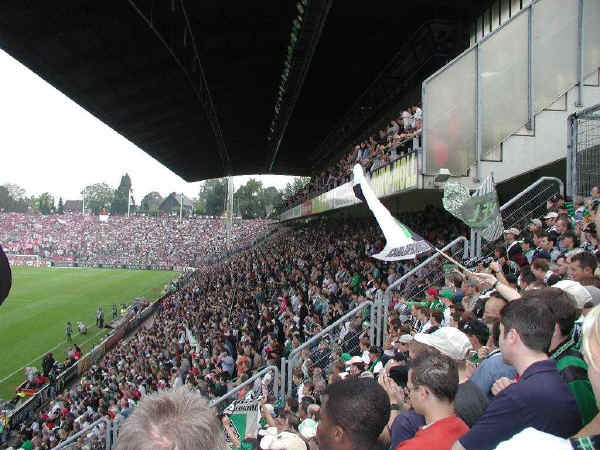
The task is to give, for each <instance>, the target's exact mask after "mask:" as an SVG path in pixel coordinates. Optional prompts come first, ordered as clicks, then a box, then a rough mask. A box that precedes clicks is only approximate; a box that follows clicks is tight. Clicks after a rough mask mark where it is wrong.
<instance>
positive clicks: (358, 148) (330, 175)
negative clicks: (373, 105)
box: [279, 105, 423, 211]
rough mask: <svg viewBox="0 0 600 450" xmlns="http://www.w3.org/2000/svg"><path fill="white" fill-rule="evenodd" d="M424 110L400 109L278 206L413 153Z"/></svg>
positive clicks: (294, 202)
mask: <svg viewBox="0 0 600 450" xmlns="http://www.w3.org/2000/svg"><path fill="white" fill-rule="evenodd" d="M422 123H423V111H422V109H421V107H420V106H419V105H414V106H412V107H409V108H408V109H405V110H403V111H402V112H401V113H400V114H399V116H398V117H396V118H394V119H392V120H390V121H389V123H387V125H386V126H385V127H384V128H381V129H380V130H379V131H378V132H377V133H376V134H373V135H372V136H369V137H368V138H367V139H364V140H362V141H360V142H358V143H357V144H356V145H354V147H353V148H352V150H351V151H350V152H349V153H348V154H346V155H345V156H343V157H342V158H341V159H340V160H339V161H337V162H335V163H333V164H332V165H331V166H330V167H328V168H326V169H324V170H321V171H319V172H316V173H314V174H313V176H312V177H311V179H310V182H309V183H308V184H307V185H306V186H305V187H304V189H302V190H301V191H300V192H297V193H296V195H295V196H294V197H293V198H289V199H285V200H284V202H283V204H282V205H281V206H280V207H279V209H280V210H282V211H284V210H286V209H288V208H292V207H294V206H296V205H298V204H300V203H302V202H304V201H306V200H310V199H311V198H314V197H316V196H317V195H319V194H320V193H322V192H326V191H328V190H330V189H333V188H335V187H336V186H339V185H340V184H343V183H346V182H348V181H350V178H351V174H352V167H354V165H355V164H360V165H361V166H362V167H363V169H364V170H365V172H366V173H368V174H372V173H373V172H374V171H375V170H377V169H379V168H380V167H383V166H385V165H387V164H390V163H392V162H394V161H396V160H397V159H399V158H401V157H402V156H403V155H405V154H407V153H409V152H411V151H412V150H413V138H415V137H416V136H418V135H419V134H420V133H421V126H422Z"/></svg>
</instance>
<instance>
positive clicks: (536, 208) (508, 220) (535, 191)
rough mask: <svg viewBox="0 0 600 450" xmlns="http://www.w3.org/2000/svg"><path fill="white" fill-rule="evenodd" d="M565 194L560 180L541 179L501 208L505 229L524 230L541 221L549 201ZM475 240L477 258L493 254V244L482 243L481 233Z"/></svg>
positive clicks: (552, 178)
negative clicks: (533, 222) (537, 220)
mask: <svg viewBox="0 0 600 450" xmlns="http://www.w3.org/2000/svg"><path fill="white" fill-rule="evenodd" d="M563 193H564V184H563V182H562V181H561V180H560V179H558V178H555V177H541V178H540V179H539V180H537V181H536V182H535V183H532V184H530V185H529V186H527V187H526V188H525V189H523V190H522V191H521V192H519V193H518V194H517V195H515V196H514V197H513V198H512V199H510V200H509V201H507V202H506V203H504V204H503V205H502V206H501V207H500V215H501V216H502V222H503V225H504V229H507V228H511V227H516V228H518V229H520V230H523V229H524V228H526V227H527V225H528V224H529V222H530V221H531V220H532V219H539V218H540V217H543V216H544V215H545V214H546V212H547V211H546V202H547V201H548V200H550V199H551V198H552V197H553V196H554V195H556V194H563ZM475 238H476V248H477V251H476V255H477V256H481V255H484V256H486V255H490V254H491V253H493V251H494V248H493V244H494V243H493V242H487V243H482V239H481V236H480V235H479V233H475Z"/></svg>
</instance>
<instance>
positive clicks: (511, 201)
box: [500, 177, 565, 212]
mask: <svg viewBox="0 0 600 450" xmlns="http://www.w3.org/2000/svg"><path fill="white" fill-rule="evenodd" d="M544 181H555V182H557V183H558V184H559V186H560V192H561V194H564V193H565V185H564V183H563V182H562V180H561V179H560V178H556V177H541V178H540V179H539V180H537V181H536V182H535V183H532V184H530V185H529V186H527V187H526V188H525V189H523V190H522V191H521V192H519V193H518V194H517V195H515V196H514V197H513V198H511V199H510V200H509V201H507V202H506V203H504V204H503V205H502V206H501V207H500V212H502V211H504V210H505V209H506V208H508V207H509V206H511V205H512V204H513V203H515V202H516V201H517V200H519V199H520V198H521V197H523V196H524V195H525V194H527V193H529V192H531V191H532V190H533V189H535V188H536V187H537V186H538V185H540V184H542V183H543V182H544Z"/></svg>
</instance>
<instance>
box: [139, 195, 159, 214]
mask: <svg viewBox="0 0 600 450" xmlns="http://www.w3.org/2000/svg"><path fill="white" fill-rule="evenodd" d="M162 201H163V198H162V195H160V194H159V193H158V192H156V191H152V192H149V193H148V194H146V195H145V196H144V198H143V199H142V202H141V203H140V211H143V212H146V213H153V212H156V211H158V206H159V205H160V204H161V202H162Z"/></svg>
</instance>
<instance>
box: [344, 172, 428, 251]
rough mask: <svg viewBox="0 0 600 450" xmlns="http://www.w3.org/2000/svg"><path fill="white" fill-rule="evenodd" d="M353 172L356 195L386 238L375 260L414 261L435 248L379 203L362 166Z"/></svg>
mask: <svg viewBox="0 0 600 450" xmlns="http://www.w3.org/2000/svg"><path fill="white" fill-rule="evenodd" d="M352 172H353V173H354V186H353V189H354V194H355V195H356V197H357V198H358V199H359V200H361V201H363V202H365V203H366V204H367V205H368V206H369V209H370V210H371V212H372V213H373V215H374V216H375V219H377V223H378V224H379V227H380V228H381V231H383V235H384V236H385V240H386V242H385V247H384V249H383V250H382V251H381V252H379V253H377V254H376V255H373V257H374V258H377V259H380V260H382V261H399V260H402V259H414V258H415V256H417V255H419V254H421V253H424V252H426V251H429V250H432V248H433V247H432V246H431V244H430V243H429V242H427V241H426V240H425V239H423V238H422V237H421V236H419V235H418V234H416V233H413V232H412V231H411V230H410V229H409V228H408V227H407V226H406V225H404V224H403V223H400V222H399V221H398V220H396V218H395V217H394V216H392V214H391V213H390V212H389V211H388V209H387V208H386V207H385V206H384V205H383V203H381V202H380V201H379V199H378V198H377V196H376V195H375V192H374V191H373V188H372V187H371V182H370V181H369V180H368V179H367V177H365V173H364V171H363V168H362V166H361V165H360V164H356V165H355V166H354V169H352Z"/></svg>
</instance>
